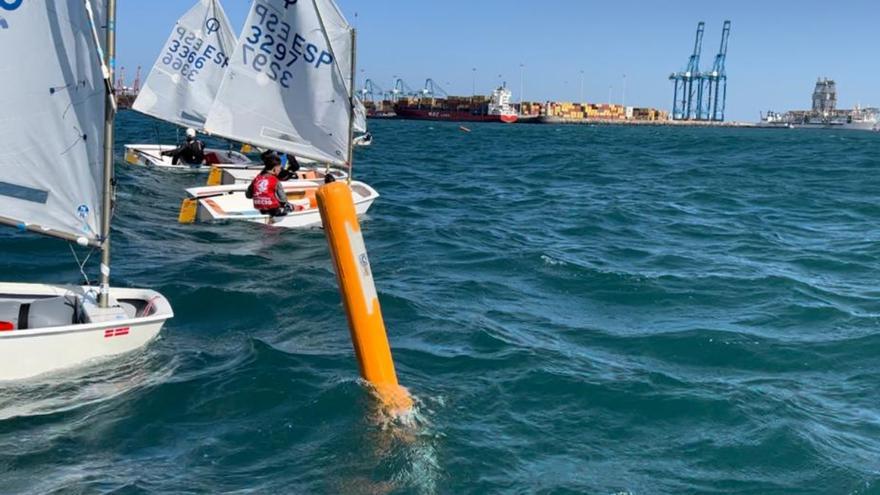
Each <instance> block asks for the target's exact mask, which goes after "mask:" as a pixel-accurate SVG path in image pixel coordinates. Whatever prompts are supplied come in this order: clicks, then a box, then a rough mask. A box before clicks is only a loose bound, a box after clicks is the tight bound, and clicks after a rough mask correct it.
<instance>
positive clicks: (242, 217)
mask: <svg viewBox="0 0 880 495" xmlns="http://www.w3.org/2000/svg"><path fill="white" fill-rule="evenodd" d="M283 184H284V190H285V192H287V194H288V198H289V199H290V201H291V204H292V205H293V206H294V208H297V209H298V210H296V211H292V212H290V213H289V214H287V216H283V217H271V216H269V215H264V214H262V213H260V212H259V211H258V210H256V209H254V206H253V201H252V200H250V199H248V198H247V197H246V196H245V190H246V189H247V185H245V184H234V185H225V186H208V187H194V188H190V189H187V190H186V193H187V195H188V196H189V197H190V198H196V199H199V205H198V213H197V214H196V219H197V220H198V221H199V222H217V221H227V220H231V221H245V222H252V223H261V224H264V225H272V226H274V227H281V228H286V229H303V228H310V227H319V226H321V213H320V212H319V211H318V207H317V203H316V201H315V199H314V195H315V193H316V192H317V190H318V187H320V185H321V183H319V182H313V181H302V180H296V181H288V182H284V183H283ZM351 189H352V194H353V196H354V204H355V211H357V214H358V215H363V214H364V213H366V212H367V210H369V209H370V206H372V205H373V202H374V201H375V200H376V199H377V198H378V197H379V193H378V192H376V190H375V189H373V188H372V187H370V186H369V185H367V184H365V183H363V182H358V181H352V183H351ZM300 208H301V209H300Z"/></svg>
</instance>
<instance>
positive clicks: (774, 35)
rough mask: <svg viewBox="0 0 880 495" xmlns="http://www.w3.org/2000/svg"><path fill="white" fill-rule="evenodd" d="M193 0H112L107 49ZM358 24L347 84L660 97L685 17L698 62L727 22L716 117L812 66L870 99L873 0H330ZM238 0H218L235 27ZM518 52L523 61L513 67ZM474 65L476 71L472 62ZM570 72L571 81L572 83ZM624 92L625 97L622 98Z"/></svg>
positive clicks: (154, 30)
mask: <svg viewBox="0 0 880 495" xmlns="http://www.w3.org/2000/svg"><path fill="white" fill-rule="evenodd" d="M194 3H195V0H119V12H118V27H119V30H118V37H119V40H118V50H119V53H118V61H119V65H120V66H124V67H127V74H128V77H129V79H131V78H132V77H133V74H134V68H136V67H137V66H139V65H140V66H142V67H144V70H145V72H146V70H147V69H148V68H149V67H151V66H152V65H153V63H154V62H155V59H156V57H157V56H158V52H159V50H160V49H161V48H162V46H163V44H164V42H165V39H166V38H167V36H168V34H169V32H170V30H171V27H172V26H173V25H174V22H175V20H176V19H177V18H178V17H179V16H180V15H182V14H183V13H184V12H186V11H187V10H188V9H189V8H190V7H191V6H192V5H193V4H194ZM337 3H338V5H339V7H340V8H341V9H342V11H343V12H344V14H345V15H346V17H348V19H349V21H350V22H351V23H352V24H353V25H355V26H356V27H357V29H358V60H357V64H358V68H359V70H358V79H359V83H358V86H359V87H360V86H362V85H363V83H364V80H365V79H366V78H370V79H372V80H373V81H374V82H375V83H376V84H378V85H379V86H380V87H381V88H383V89H385V90H388V89H390V86H391V85H392V80H393V77H394V76H399V77H401V78H403V80H404V81H406V82H407V83H408V85H409V86H410V87H412V88H414V89H418V88H421V87H423V86H424V84H425V80H426V79H427V78H432V79H434V80H435V81H436V82H437V83H439V84H440V86H441V87H443V88H444V89H445V90H446V91H447V92H448V93H450V94H457V95H470V94H471V92H472V90H473V87H474V86H476V90H477V93H483V94H488V93H490V92H491V90H492V89H493V87H494V86H496V85H498V84H500V83H502V82H506V83H507V84H508V87H510V89H511V90H512V91H513V93H514V96H513V99H514V101H519V99H520V95H521V94H522V95H524V97H525V99H526V100H531V101H545V100H555V101H580V100H581V94H583V99H584V100H586V101H589V102H606V101H609V94H610V101H611V102H614V103H622V102H624V101H625V103H626V104H627V105H631V106H645V107H655V108H661V109H666V110H669V108H670V107H671V105H672V91H673V88H672V82H670V81H669V79H668V78H669V74H670V73H672V72H675V71H679V70H682V69H684V67H685V66H686V64H687V61H688V58H689V57H690V55H691V51H692V49H693V44H694V35H695V31H696V26H697V22H699V21H705V22H706V32H705V38H704V41H703V54H702V62H701V68H703V69H709V68H710V67H711V65H712V62H713V60H714V58H715V54H716V53H717V52H718V48H719V43H720V38H721V27H722V24H723V22H724V21H725V20H730V21H731V22H732V28H731V35H730V42H729V48H728V56H727V74H728V90H727V91H728V100H727V117H728V120H731V119H733V120H740V121H756V120H758V119H759V116H760V115H759V112H761V111H766V110H775V111H785V110H791V109H802V108H809V106H810V96H811V93H812V90H813V86H814V85H815V82H816V79H817V77H829V78H833V79H835V80H836V81H837V88H838V106H839V107H842V108H850V107H853V106H855V105H857V104H860V105H862V106H871V105H874V106H880V63H878V56H877V52H876V46H877V39H878V31H880V30H878V28H880V2H878V1H877V0H846V1H834V2H832V1H830V0H825V1H815V0H797V1H795V0H763V1H757V0H737V1H721V2H718V1H711V0H703V1H699V2H698V1H691V0H668V1H659V0H641V1H637V0H614V1H593V0H541V1H526V0H446V1H436V0H434V1H427V0H337ZM250 5H251V2H250V1H249V0H225V1H224V2H223V6H224V8H225V10H226V12H227V15H228V16H229V18H230V21H231V22H232V24H233V27H234V29H235V30H236V31H239V30H240V29H241V28H242V25H243V24H244V21H245V18H246V17H247V13H248V11H249V9H250ZM521 66H522V68H521ZM474 69H476V71H474ZM581 81H583V93H581ZM624 99H625V100H624Z"/></svg>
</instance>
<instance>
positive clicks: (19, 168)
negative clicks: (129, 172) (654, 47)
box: [0, 0, 106, 244]
mask: <svg viewBox="0 0 880 495" xmlns="http://www.w3.org/2000/svg"><path fill="white" fill-rule="evenodd" d="M92 1H93V3H94V7H95V11H96V12H102V13H103V12H106V2H105V1H104V0H97V1H96V0H92ZM3 16H4V21H5V23H4V25H5V26H6V27H5V28H4V29H2V31H0V36H2V41H3V43H4V46H7V47H12V46H22V47H25V46H26V47H28V51H27V52H28V54H30V56H33V57H38V58H39V60H40V63H28V64H22V63H21V58H20V56H19V55H20V53H19V52H18V51H16V50H12V49H7V50H2V51H0V73H2V74H5V75H6V77H2V78H0V108H3V109H4V111H3V114H2V116H0V217H2V223H6V224H15V226H17V227H19V228H22V229H28V230H32V231H36V232H40V233H44V234H46V235H52V236H56V237H62V238H65V239H82V240H84V242H88V243H91V244H97V243H98V242H99V239H100V219H101V217H102V203H101V184H102V180H101V179H102V175H103V159H102V157H103V154H102V151H103V144H104V138H103V123H104V108H105V104H106V97H105V96H106V90H105V85H104V74H103V71H102V68H101V64H100V63H99V62H98V57H97V56H96V55H95V54H96V51H97V50H98V49H99V47H100V43H97V42H96V40H95V37H94V32H93V31H92V26H91V24H90V21H89V18H88V13H87V10H86V8H85V5H84V3H83V0H58V1H56V2H51V3H49V4H47V3H46V2H23V3H21V4H20V6H19V7H17V8H16V9H14V10H10V11H4V13H3Z"/></svg>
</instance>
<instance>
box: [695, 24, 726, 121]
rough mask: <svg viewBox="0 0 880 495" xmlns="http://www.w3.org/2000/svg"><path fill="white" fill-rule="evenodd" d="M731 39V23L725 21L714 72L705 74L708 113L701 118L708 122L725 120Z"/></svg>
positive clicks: (704, 83)
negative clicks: (727, 63)
mask: <svg viewBox="0 0 880 495" xmlns="http://www.w3.org/2000/svg"><path fill="white" fill-rule="evenodd" d="M729 37H730V21H724V27H723V28H722V30H721V47H720V48H719V49H718V55H715V63H714V64H713V65H712V70H711V71H709V72H706V73H704V74H703V79H702V81H703V85H704V86H705V95H706V112H705V114H704V115H703V116H701V118H703V119H706V120H716V121H723V120H724V110H725V107H726V106H727V69H726V67H725V63H726V61H727V40H728V38H729Z"/></svg>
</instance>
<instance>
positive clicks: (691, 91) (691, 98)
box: [669, 21, 706, 120]
mask: <svg viewBox="0 0 880 495" xmlns="http://www.w3.org/2000/svg"><path fill="white" fill-rule="evenodd" d="M705 28H706V23H705V22H702V21H700V23H699V24H697V36H696V39H695V40H694V52H693V54H691V57H690V59H689V60H688V64H687V68H686V69H685V70H684V71H683V72H677V73H673V74H672V75H670V76H669V79H670V80H672V81H674V82H675V85H674V86H675V89H674V96H673V105H672V118H673V119H675V120H691V119H694V118H699V112H700V108H701V107H702V82H701V80H702V75H701V74H700V52H701V51H702V49H703V32H704V31H705ZM694 83H696V84H694Z"/></svg>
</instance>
